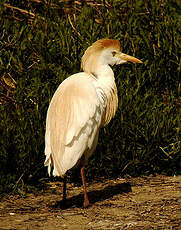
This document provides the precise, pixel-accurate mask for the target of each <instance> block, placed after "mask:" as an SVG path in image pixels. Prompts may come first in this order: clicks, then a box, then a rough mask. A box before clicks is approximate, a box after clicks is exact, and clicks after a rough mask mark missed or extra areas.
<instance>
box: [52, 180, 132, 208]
mask: <svg viewBox="0 0 181 230" xmlns="http://www.w3.org/2000/svg"><path fill="white" fill-rule="evenodd" d="M131 191H132V189H131V184H130V183H128V182H127V183H120V184H116V185H109V186H107V187H105V188H104V189H102V190H94V191H91V192H88V197H89V201H90V203H91V204H95V203H96V202H98V201H103V200H106V199H110V198H112V197H113V196H115V195H118V194H122V193H128V192H131ZM83 201H84V195H83V194H79V195H76V196H72V197H70V198H68V199H67V200H66V202H65V201H62V200H61V201H57V202H56V203H55V204H54V205H53V206H52V208H60V209H64V210H65V209H68V208H80V207H82V206H83Z"/></svg>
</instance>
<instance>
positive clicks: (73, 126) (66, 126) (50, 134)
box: [45, 74, 102, 176]
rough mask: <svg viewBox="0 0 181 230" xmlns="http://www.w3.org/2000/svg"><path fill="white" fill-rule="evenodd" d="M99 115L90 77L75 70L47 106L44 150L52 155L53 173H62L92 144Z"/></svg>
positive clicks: (49, 155) (97, 101) (100, 111)
mask: <svg viewBox="0 0 181 230" xmlns="http://www.w3.org/2000/svg"><path fill="white" fill-rule="evenodd" d="M101 116H102V110H101V104H100V101H99V99H98V96H97V93H96V89H95V87H94V85H93V84H92V82H91V80H90V78H88V77H87V76H84V75H83V74H75V75H73V76H71V77H69V78H68V79H66V80H65V81H64V82H63V83H62V84H61V85H60V86H59V88H58V89H57V91H56V92H55V94H54V96H53V98H52V101H51V103H50V106H49V109H48V114H47V124H46V139H45V140H46V142H47V143H46V146H47V148H46V149H45V154H46V155H47V157H49V158H50V157H52V160H53V164H54V175H59V176H62V175H64V174H65V172H66V171H67V170H68V169H70V168H72V167H73V166H74V165H75V164H76V163H77V161H78V160H79V159H80V158H81V156H82V154H83V153H84V152H85V151H87V150H89V149H91V148H92V145H93V143H94V139H95V137H96V135H97V133H98V130H99V127H100V124H101ZM46 150H47V151H46ZM50 152H51V153H50ZM47 160H48V158H47ZM45 164H46V162H45Z"/></svg>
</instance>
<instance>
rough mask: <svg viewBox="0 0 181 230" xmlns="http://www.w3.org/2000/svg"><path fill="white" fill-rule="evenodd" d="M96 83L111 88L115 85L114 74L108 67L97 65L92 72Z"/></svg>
mask: <svg viewBox="0 0 181 230" xmlns="http://www.w3.org/2000/svg"><path fill="white" fill-rule="evenodd" d="M92 74H93V75H94V76H95V77H96V79H97V81H99V82H101V83H102V84H103V85H107V87H112V86H113V85H114V84H115V79H114V72H113V70H112V69H111V67H110V66H109V65H99V64H97V68H95V69H94V71H92Z"/></svg>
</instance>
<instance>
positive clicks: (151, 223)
mask: <svg viewBox="0 0 181 230" xmlns="http://www.w3.org/2000/svg"><path fill="white" fill-rule="evenodd" d="M88 192H89V193H88V195H89V200H90V202H91V206H90V207H88V208H86V209H83V208H82V203H83V192H82V187H76V186H75V185H74V184H68V200H67V205H66V207H65V206H62V203H61V201H60V200H61V198H62V183H60V182H54V183H50V182H49V183H48V184H47V186H46V189H45V190H43V191H42V192H40V193H37V194H33V193H31V194H28V195H26V196H24V197H21V196H18V195H15V196H7V197H4V198H3V199H2V200H1V203H0V229H1V230H2V229H9V230H10V229H11V230H14V229H21V230H23V229H26V230H27V229H46V230H50V229H52V230H53V229H62V230H64V229H72V230H76V229H86V230H88V229H181V176H176V177H166V176H160V175H159V176H156V177H152V176H149V177H139V178H127V179H121V178H118V179H115V180H102V181H99V182H94V183H90V184H88Z"/></svg>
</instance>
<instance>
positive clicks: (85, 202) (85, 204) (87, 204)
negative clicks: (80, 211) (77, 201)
mask: <svg viewBox="0 0 181 230" xmlns="http://www.w3.org/2000/svg"><path fill="white" fill-rule="evenodd" d="M88 206H90V203H89V200H84V204H83V207H84V208H87V207H88Z"/></svg>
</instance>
